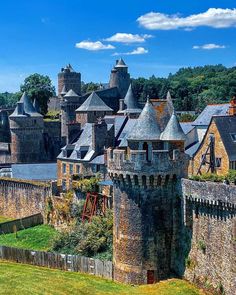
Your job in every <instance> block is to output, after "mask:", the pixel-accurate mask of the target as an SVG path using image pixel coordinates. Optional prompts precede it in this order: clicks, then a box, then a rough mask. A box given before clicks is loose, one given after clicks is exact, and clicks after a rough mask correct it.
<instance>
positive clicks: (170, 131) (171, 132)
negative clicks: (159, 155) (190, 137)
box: [161, 112, 186, 141]
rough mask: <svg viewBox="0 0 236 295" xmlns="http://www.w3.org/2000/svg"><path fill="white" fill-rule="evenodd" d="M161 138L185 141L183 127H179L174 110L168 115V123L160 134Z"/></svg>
mask: <svg viewBox="0 0 236 295" xmlns="http://www.w3.org/2000/svg"><path fill="white" fill-rule="evenodd" d="M161 140H166V141H172V140H173V141H178V140H181V141H185V140H186V136H185V134H184V132H183V129H182V128H181V126H180V124H179V120H178V118H177V116H176V114H175V112H173V113H172V116H171V117H170V120H169V122H168V124H167V125H166V128H165V129H164V131H163V132H162V134H161Z"/></svg>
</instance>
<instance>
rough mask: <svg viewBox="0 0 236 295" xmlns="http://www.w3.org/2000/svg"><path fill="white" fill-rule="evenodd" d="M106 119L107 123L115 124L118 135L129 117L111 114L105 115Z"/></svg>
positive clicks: (116, 134)
mask: <svg viewBox="0 0 236 295" xmlns="http://www.w3.org/2000/svg"><path fill="white" fill-rule="evenodd" d="M104 120H105V122H106V123H107V125H109V124H112V125H114V127H115V137H117V136H118V134H119V133H120V131H121V129H122V127H123V126H124V123H125V121H126V120H127V117H126V116H117V115H111V116H105V117H104Z"/></svg>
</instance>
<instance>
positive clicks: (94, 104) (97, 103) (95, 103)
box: [76, 91, 113, 112]
mask: <svg viewBox="0 0 236 295" xmlns="http://www.w3.org/2000/svg"><path fill="white" fill-rule="evenodd" d="M85 111H86V112H88V111H110V112H111V111H113V110H112V109H111V108H110V107H109V106H107V105H106V104H105V102H104V101H103V100H102V99H101V98H100V97H99V96H98V95H97V93H96V92H94V91H93V92H92V93H91V94H90V95H89V97H88V98H87V99H86V100H85V102H84V103H83V104H82V105H81V106H80V107H79V108H78V109H77V110H76V112H85Z"/></svg>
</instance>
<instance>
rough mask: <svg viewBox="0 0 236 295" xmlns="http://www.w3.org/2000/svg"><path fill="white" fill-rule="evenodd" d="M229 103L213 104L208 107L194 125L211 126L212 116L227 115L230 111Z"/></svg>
mask: <svg viewBox="0 0 236 295" xmlns="http://www.w3.org/2000/svg"><path fill="white" fill-rule="evenodd" d="M229 106H230V104H229V103H225V104H212V105H207V106H206V107H205V109H204V110H203V111H202V112H201V114H200V115H199V116H198V117H197V119H196V120H195V121H194V122H193V125H195V126H196V125H197V126H208V125H209V124H210V121H211V118H212V116H224V115H227V112H228V110H229Z"/></svg>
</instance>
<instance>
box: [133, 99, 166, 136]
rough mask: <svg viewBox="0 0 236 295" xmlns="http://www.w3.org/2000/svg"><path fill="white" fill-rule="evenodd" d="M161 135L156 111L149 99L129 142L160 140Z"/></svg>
mask: <svg viewBox="0 0 236 295" xmlns="http://www.w3.org/2000/svg"><path fill="white" fill-rule="evenodd" d="M160 134H161V131H160V126H159V123H158V120H157V114H156V111H155V109H154V107H153V105H152V103H151V102H150V100H149V99H148V100H147V102H146V104H145V106H144V108H143V110H142V112H141V114H140V116H139V118H138V119H137V121H136V123H135V125H134V127H133V128H132V130H131V131H130V133H129V135H128V137H127V140H137V141H138V140H142V141H146V140H147V141H148V140H159V139H160Z"/></svg>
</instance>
